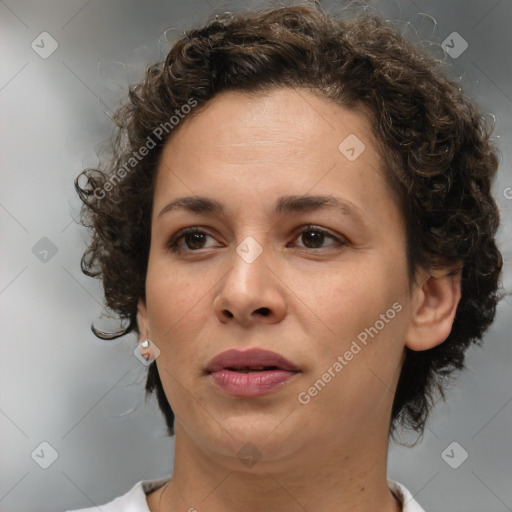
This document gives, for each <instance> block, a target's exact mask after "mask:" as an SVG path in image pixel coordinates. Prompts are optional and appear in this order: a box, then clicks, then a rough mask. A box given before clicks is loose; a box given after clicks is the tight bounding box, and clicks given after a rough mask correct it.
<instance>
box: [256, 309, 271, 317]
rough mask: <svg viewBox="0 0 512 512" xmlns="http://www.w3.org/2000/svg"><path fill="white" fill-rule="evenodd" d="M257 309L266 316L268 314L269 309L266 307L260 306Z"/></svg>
mask: <svg viewBox="0 0 512 512" xmlns="http://www.w3.org/2000/svg"><path fill="white" fill-rule="evenodd" d="M258 311H259V312H260V313H261V314H262V315H263V316H268V315H270V309H268V308H260V309H258Z"/></svg>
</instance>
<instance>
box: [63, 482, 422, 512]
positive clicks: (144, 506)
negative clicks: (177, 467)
mask: <svg viewBox="0 0 512 512" xmlns="http://www.w3.org/2000/svg"><path fill="white" fill-rule="evenodd" d="M169 478H170V476H166V477H164V478H159V479H156V480H141V481H140V482H137V483H136V484H135V485H134V486H133V487H132V488H131V489H130V490H129V491H128V492H127V493H126V494H123V495H122V496H119V497H117V498H115V499H114V500H112V501H109V502H108V503H105V504H104V505H100V507H101V511H102V512H150V510H149V507H148V503H147V501H146V495H147V494H150V493H151V492H153V491H156V489H158V488H159V487H162V485H164V484H165V483H167V481H168V480H169ZM388 486H389V488H390V490H391V492H392V493H393V494H394V495H395V496H396V497H397V499H398V501H400V503H401V504H402V507H403V508H402V512H425V510H424V509H422V508H421V507H420V505H419V504H418V502H417V501H416V500H415V499H414V498H413V497H412V495H411V493H410V492H409V491H408V490H407V489H406V488H405V487H404V486H403V485H402V484H400V483H398V482H395V481H394V480H391V479H389V478H388ZM66 512H98V507H90V508H81V509H80V510H66Z"/></svg>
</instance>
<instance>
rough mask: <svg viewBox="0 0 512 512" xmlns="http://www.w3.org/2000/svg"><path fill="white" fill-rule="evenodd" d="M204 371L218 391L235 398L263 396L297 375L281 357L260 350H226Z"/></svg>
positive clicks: (297, 370)
mask: <svg viewBox="0 0 512 512" xmlns="http://www.w3.org/2000/svg"><path fill="white" fill-rule="evenodd" d="M206 371H207V373H208V374H209V375H210V377H211V379H212V382H213V383H214V384H215V385H216V386H217V387H218V388H219V389H221V390H222V391H224V392H225V393H227V394H229V395H232V396H237V397H257V396H261V395H264V394H267V393H269V392H271V391H274V390H276V389H278V388H280V387H282V386H283V385H285V384H287V383H288V382H289V381H290V380H291V379H292V378H293V377H295V376H297V375H298V374H299V373H300V369H299V368H298V366H297V365H295V364H293V363H292V362H290V361H288V360H287V359H286V358H284V357H283V356H281V355H279V354H276V353H275V352H270V351H268V350H262V349H249V350H246V351H240V350H227V351H226V352H222V353H221V354H219V355H218V356H216V357H215V358H213V359H212V361H211V362H210V364H209V365H208V367H207V370H206Z"/></svg>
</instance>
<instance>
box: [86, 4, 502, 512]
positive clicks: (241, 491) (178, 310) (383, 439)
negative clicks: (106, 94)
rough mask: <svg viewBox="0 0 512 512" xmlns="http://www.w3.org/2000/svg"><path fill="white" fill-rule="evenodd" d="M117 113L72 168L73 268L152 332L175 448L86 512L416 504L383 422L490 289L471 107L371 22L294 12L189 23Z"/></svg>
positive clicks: (423, 392)
mask: <svg viewBox="0 0 512 512" xmlns="http://www.w3.org/2000/svg"><path fill="white" fill-rule="evenodd" d="M117 121H118V124H119V132H118V136H117V139H116V140H115V144H114V150H115V151H114V156H113V159H112V161H111V162H110V163H109V165H108V166H106V168H105V169H87V170H86V171H84V175H85V177H86V178H87V182H86V184H85V185H81V186H80V185H78V183H79V181H78V180H77V182H76V183H77V185H76V186H77V190H78V192H79V194H80V196H81V198H82V200H83V201H84V212H83V213H84V222H85V223H86V224H87V225H89V226H90V227H91V229H92V240H91V244H90V246H89V248H88V250H87V252H86V253H85V255H84V258H83V260H82V267H83V270H84V272H85V273H86V274H88V275H91V276H95V277H98V278H101V279H102V282H103V285H104V289H105V296H106V302H107V305H108V306H109V307H110V308H111V309H113V310H115V311H116V312H117V313H118V314H119V315H120V317H121V318H123V319H125V320H128V321H129V325H128V327H127V328H126V330H123V331H122V332H120V333H115V334H113V335H112V336H111V337H115V336H120V335H123V334H127V333H129V332H136V333H137V334H138V336H139V338H140V351H141V353H142V354H149V352H148V350H149V349H150V348H151V354H152V356H151V357H150V356H149V355H146V356H143V357H144V359H145V360H147V361H148V362H149V361H150V360H153V362H152V363H151V364H150V365H149V367H148V380H147V384H146V392H147V394H150V393H152V392H153V391H155V392H156V396H157V399H158V403H159V406H160V408H161V410H162V413H163V414H164V416H165V419H166V422H167V426H168V429H169V435H174V434H175V435H176V442H175V446H176V449H175V460H174V471H173V475H172V478H169V477H165V478H162V479H158V480H151V481H141V482H138V483H137V484H136V485H135V486H134V487H133V488H132V489H131V490H130V491H129V492H128V493H127V494H125V495H123V496H120V497H118V498H116V499H115V500H114V501H112V502H110V503H108V504H106V505H102V506H101V509H102V510H103V511H104V512H114V511H121V510H131V511H135V510H136V511H138V512H141V511H144V512H148V511H151V512H157V511H175V510H188V511H194V510H198V511H202V510H204V511H211V512H217V511H231V510H232V511H235V510H242V509H243V510H245V511H253V510H254V511H256V510H258V511H259V510H279V511H281V512H282V511H295V510H321V511H323V512H330V511H338V512H339V511H349V510H350V511H351V512H354V511H357V512H369V511H372V512H374V511H375V510H379V511H380V512H397V511H403V512H418V511H421V510H423V509H422V508H421V506H420V505H419V504H418V503H417V502H416V501H415V500H414V498H413V497H412V496H411V494H410V493H409V492H408V491H407V489H406V488H405V487H404V486H403V485H402V484H400V483H398V482H394V481H393V480H390V479H388V478H387V475H386V463H387V449H388V448H387V447H388V440H389V437H390V436H392V435H393V434H394V433H395V432H396V431H397V429H398V428H399V427H410V428H412V429H414V430H416V431H418V432H422V431H423V429H424V427H425V422H426V420H427V417H428V413H429V411H430V409H431V406H432V404H433V400H434V397H435V392H436V391H440V392H441V393H442V389H443V388H442V385H443V379H445V378H446V377H447V376H449V375H450V374H451V372H453V371H454V370H457V369H461V368H463V367H464V353H465V350H466V349H467V347H468V346H469V345H470V344H471V343H472V342H475V341H477V340H479V339H481V338H482V335H483V333H484V332H485V330H486V328H487V327H488V326H489V324H490V323H491V322H492V320H493V318H494V313H495V308H496V304H497V302H498V299H499V297H498V294H497V288H498V279H499V276H500V272H501V265H502V260H501V255H500V253H499V251H498V249H497V248H496V245H495V241H494V235H495V232H496V229H497V226H498V222H499V221H498V211H497V207H496V204H495V202H494V200H493V198H492V197H491V194H490V187H491V183H492V179H493V177H494V175H495V172H496V168H497V157H496V149H495V148H494V147H493V145H492V144H491V143H490V140H489V139H490V129H489V127H488V125H487V124H486V121H485V119H484V118H483V117H482V116H481V115H480V114H479V112H478V109H477V107H476V106H474V105H473V104H472V103H471V102H470V101H469V100H468V99H467V98H466V97H465V96H463V94H462V92H461V91H460V89H459V87H458V85H457V84H455V83H453V82H451V81H450V80H448V79H447V78H446V77H444V76H443V75H442V73H441V72H440V71H439V69H438V62H437V61H435V60H434V59H433V58H432V57H430V56H428V55H427V54H425V53H423V52H422V51H420V50H418V49H417V48H415V47H413V46H412V45H411V44H409V43H407V42H406V41H405V40H404V39H403V38H402V37H401V36H400V35H399V34H398V33H396V32H395V31H394V30H392V29H391V28H390V27H388V26H387V25H386V23H384V22H383V21H382V20H381V19H379V18H377V17H373V16H361V17H360V18H352V19H347V20H338V19H334V18H333V17H330V16H329V15H328V14H326V13H325V12H324V11H323V10H322V9H321V8H320V7H318V6H292V7H285V8H279V9H273V10H267V11H259V12H246V13H242V14H237V15H234V16H233V15H232V16H229V15H225V16H222V17H217V18H216V19H215V20H213V21H211V22H210V23H208V24H207V25H205V26H204V27H202V28H198V29H193V30H189V31H188V32H186V33H185V35H184V36H183V37H182V38H181V39H180V40H178V41H177V42H176V43H175V44H174V45H173V47H172V48H171V50H170V52H169V54H168V56H167V59H166V60H165V62H164V63H161V64H156V65H154V66H151V67H150V68H149V69H148V70H147V73H146V76H145V79H144V81H143V83H141V84H139V85H137V86H135V87H133V88H132V90H131V91H130V102H129V103H128V105H127V106H125V107H124V108H123V109H121V110H120V111H118V113H117ZM82 180H83V177H82V178H81V180H80V183H83V181H82ZM98 335H100V336H102V337H107V335H105V334H102V333H98ZM155 354H156V355H157V356H156V358H155ZM93 509H94V508H91V509H83V510H93Z"/></svg>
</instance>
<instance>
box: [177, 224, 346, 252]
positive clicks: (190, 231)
mask: <svg viewBox="0 0 512 512" xmlns="http://www.w3.org/2000/svg"><path fill="white" fill-rule="evenodd" d="M307 235H308V236H307ZM207 237H210V238H213V237H212V236H211V235H209V234H208V233H207V232H206V231H203V230H202V229H200V228H196V227H194V228H185V229H182V230H181V231H179V232H178V233H177V234H176V235H175V236H174V237H173V238H172V239H171V240H170V242H169V243H168V244H167V248H168V249H169V250H170V251H171V252H174V253H182V252H187V251H190V252H198V251H199V250H200V249H208V247H204V243H205V241H206V238H207ZM298 238H301V239H302V240H303V243H304V245H303V247H305V248H306V249H315V250H318V249H323V248H324V247H322V245H323V243H324V241H325V238H330V239H331V240H334V243H333V244H329V245H330V246H335V247H341V246H343V245H346V242H345V241H344V240H342V239H341V238H338V237H336V236H334V235H332V234H330V233H329V232H328V231H327V230H325V229H323V228H320V227H317V226H311V225H309V226H305V227H304V228H303V229H302V230H301V231H300V232H299V234H298V235H297V236H296V237H295V240H296V239H298ZM181 242H184V244H185V247H183V244H182V243H181ZM327 247H328V246H327Z"/></svg>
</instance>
